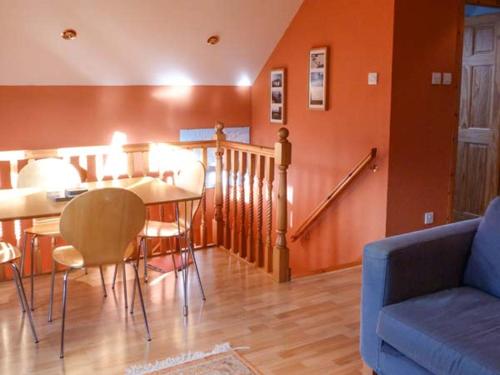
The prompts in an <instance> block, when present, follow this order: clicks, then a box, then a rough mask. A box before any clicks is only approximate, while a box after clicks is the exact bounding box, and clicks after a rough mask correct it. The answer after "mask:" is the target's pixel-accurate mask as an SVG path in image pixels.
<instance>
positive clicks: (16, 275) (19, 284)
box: [10, 263, 38, 344]
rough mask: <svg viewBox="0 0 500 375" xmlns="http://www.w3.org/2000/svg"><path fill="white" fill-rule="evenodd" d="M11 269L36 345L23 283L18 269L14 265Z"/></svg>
mask: <svg viewBox="0 0 500 375" xmlns="http://www.w3.org/2000/svg"><path fill="white" fill-rule="evenodd" d="M10 265H11V267H12V271H13V272H14V280H15V282H16V288H18V289H19V291H20V294H21V296H20V297H21V300H22V302H23V304H24V306H25V310H26V312H27V314H28V320H29V322H30V327H31V333H32V334H33V339H34V340H35V344H36V343H38V336H37V334H36V329H35V322H34V321H33V316H32V315H31V310H30V307H29V306H28V300H27V298H26V293H25V292H24V286H23V281H22V279H21V273H20V272H19V269H18V268H17V266H16V264H15V263H11V264H10Z"/></svg>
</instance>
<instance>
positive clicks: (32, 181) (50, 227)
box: [17, 158, 82, 309]
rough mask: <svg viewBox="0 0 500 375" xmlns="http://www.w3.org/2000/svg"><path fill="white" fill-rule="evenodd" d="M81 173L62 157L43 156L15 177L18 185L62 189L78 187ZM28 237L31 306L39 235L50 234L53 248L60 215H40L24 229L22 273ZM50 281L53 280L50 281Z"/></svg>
mask: <svg viewBox="0 0 500 375" xmlns="http://www.w3.org/2000/svg"><path fill="white" fill-rule="evenodd" d="M81 182H82V181H81V176H80V172H78V170H77V169H76V168H75V167H74V166H73V165H71V164H70V163H67V162H65V161H64V160H62V159H57V158H46V159H38V160H34V161H32V162H30V163H28V164H27V165H26V166H24V167H23V168H22V169H21V170H20V171H19V175H18V177H17V187H18V188H36V189H41V190H45V191H56V190H64V189H67V188H73V187H77V186H78V185H80V184H81ZM29 236H31V246H30V249H31V253H30V285H31V296H30V300H31V308H32V309H34V302H35V301H34V299H35V297H34V274H35V256H34V254H35V250H36V244H37V239H38V238H39V237H50V238H51V241H52V248H54V247H55V244H56V238H58V237H59V236H60V233H59V218H40V219H34V220H33V226H31V227H30V228H27V229H26V230H25V231H24V235H23V246H22V252H21V274H24V263H25V259H26V251H27V249H26V245H27V240H28V237H29ZM52 283H53V281H52Z"/></svg>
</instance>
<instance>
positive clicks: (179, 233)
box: [130, 161, 206, 313]
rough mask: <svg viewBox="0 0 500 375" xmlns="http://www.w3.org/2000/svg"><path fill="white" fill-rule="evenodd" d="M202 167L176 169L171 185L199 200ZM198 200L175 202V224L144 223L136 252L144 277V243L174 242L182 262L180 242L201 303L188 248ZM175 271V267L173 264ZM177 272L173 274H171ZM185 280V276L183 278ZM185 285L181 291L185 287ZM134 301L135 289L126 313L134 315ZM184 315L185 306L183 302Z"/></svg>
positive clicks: (190, 165) (193, 164)
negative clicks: (182, 244) (155, 241)
mask: <svg viewBox="0 0 500 375" xmlns="http://www.w3.org/2000/svg"><path fill="white" fill-rule="evenodd" d="M205 175H206V172H205V166H204V165H203V163H201V162H200V161H194V162H189V163H184V164H183V166H182V168H181V169H179V171H177V172H176V173H175V174H174V184H175V186H177V187H180V188H181V189H184V190H187V191H189V192H192V193H195V194H196V195H199V196H203V195H204V194H205ZM200 202H201V199H197V200H195V201H187V202H179V203H177V204H176V218H178V220H176V221H175V222H163V221H155V220H147V222H146V225H145V226H144V228H143V230H142V231H141V233H140V234H139V239H140V242H139V243H140V246H139V249H140V250H141V251H142V254H143V258H144V274H145V278H146V277H147V254H148V245H147V241H148V239H160V240H161V239H165V238H176V239H177V243H178V244H179V250H180V251H181V260H182V259H183V258H182V251H183V250H182V248H183V247H182V246H180V244H181V240H182V239H183V240H184V244H185V247H184V251H185V254H186V256H185V261H183V265H182V267H183V270H184V268H185V269H186V270H187V267H188V266H189V256H190V257H191V259H192V261H193V264H194V268H195V271H196V276H197V279H198V284H199V286H200V290H201V294H202V298H203V300H204V301H205V300H206V298H205V291H204V289H203V284H202V281H201V277H200V273H199V270H198V263H197V262H196V257H195V254H194V250H193V244H192V231H191V229H192V222H193V220H194V218H195V216H196V213H197V211H198V208H199V206H200ZM174 267H175V263H174ZM175 272H177V270H175ZM185 277H187V275H185ZM186 285H187V284H186V283H185V287H186ZM186 294H187V291H186V290H185V293H184V296H185V301H186ZM134 298H135V287H134V292H133V293H132V302H131V308H130V312H131V313H133V312H134ZM184 306H185V311H187V305H186V302H185V305H184Z"/></svg>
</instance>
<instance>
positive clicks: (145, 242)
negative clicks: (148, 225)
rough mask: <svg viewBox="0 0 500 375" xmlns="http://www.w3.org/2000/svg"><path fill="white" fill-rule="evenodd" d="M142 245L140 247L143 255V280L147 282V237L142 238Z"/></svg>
mask: <svg viewBox="0 0 500 375" xmlns="http://www.w3.org/2000/svg"><path fill="white" fill-rule="evenodd" d="M143 243H144V246H143V247H142V254H143V256H144V282H145V283H147V282H148V239H147V238H144V242H143Z"/></svg>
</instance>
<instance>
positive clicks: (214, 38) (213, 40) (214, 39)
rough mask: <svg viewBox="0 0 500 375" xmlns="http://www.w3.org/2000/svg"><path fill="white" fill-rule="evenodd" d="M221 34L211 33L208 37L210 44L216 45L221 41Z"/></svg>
mask: <svg viewBox="0 0 500 375" xmlns="http://www.w3.org/2000/svg"><path fill="white" fill-rule="evenodd" d="M219 40H220V38H219V36H218V35H211V36H210V37H209V38H208V39H207V44H210V45H211V46H213V45H216V44H217V43H219Z"/></svg>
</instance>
